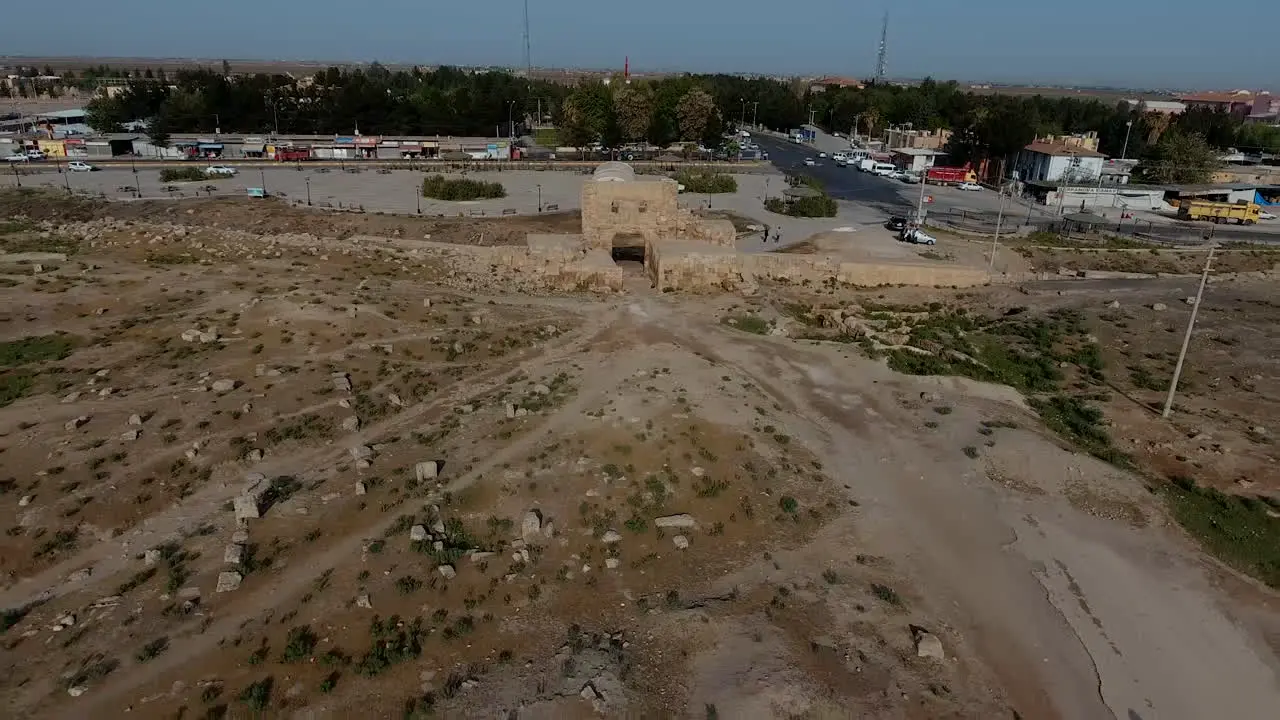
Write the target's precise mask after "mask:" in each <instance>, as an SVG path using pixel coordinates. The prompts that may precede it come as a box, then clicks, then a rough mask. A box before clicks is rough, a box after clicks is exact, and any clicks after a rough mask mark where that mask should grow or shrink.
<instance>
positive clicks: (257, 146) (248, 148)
mask: <svg viewBox="0 0 1280 720" xmlns="http://www.w3.org/2000/svg"><path fill="white" fill-rule="evenodd" d="M265 147H266V144H265V143H245V144H244V145H243V146H242V147H241V150H243V151H244V152H247V153H260V152H263V148H265Z"/></svg>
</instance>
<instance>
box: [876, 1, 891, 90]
mask: <svg viewBox="0 0 1280 720" xmlns="http://www.w3.org/2000/svg"><path fill="white" fill-rule="evenodd" d="M888 60H889V11H888V10H885V11H884V23H883V24H882V25H881V26H880V55H879V56H878V57H877V58H876V82H877V83H883V82H884V76H885V73H886V72H887V71H888Z"/></svg>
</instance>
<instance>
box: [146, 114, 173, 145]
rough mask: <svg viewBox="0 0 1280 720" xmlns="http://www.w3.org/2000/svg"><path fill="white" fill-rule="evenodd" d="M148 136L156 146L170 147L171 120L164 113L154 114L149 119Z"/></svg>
mask: <svg viewBox="0 0 1280 720" xmlns="http://www.w3.org/2000/svg"><path fill="white" fill-rule="evenodd" d="M147 137H148V138H150V139H151V144H152V145H155V146H156V147H159V148H166V147H169V121H168V119H167V118H165V116H164V115H154V116H152V117H151V119H150V120H148V121H147Z"/></svg>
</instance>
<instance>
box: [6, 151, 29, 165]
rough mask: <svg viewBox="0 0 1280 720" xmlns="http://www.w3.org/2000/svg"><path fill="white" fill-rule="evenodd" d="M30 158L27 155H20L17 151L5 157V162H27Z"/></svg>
mask: <svg viewBox="0 0 1280 720" xmlns="http://www.w3.org/2000/svg"><path fill="white" fill-rule="evenodd" d="M30 160H31V158H29V157H27V156H26V155H20V154H18V153H14V154H13V155H10V156H9V157H7V158H5V161H6V162H11V163H20V162H29V161H30Z"/></svg>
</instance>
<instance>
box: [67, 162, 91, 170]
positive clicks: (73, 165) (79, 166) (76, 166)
mask: <svg viewBox="0 0 1280 720" xmlns="http://www.w3.org/2000/svg"><path fill="white" fill-rule="evenodd" d="M67 169H68V170H70V171H71V172H93V171H94V170H97V169H98V168H96V167H94V166H92V165H90V164H89V163H87V162H81V161H80V160H72V161H71V162H69V163H67Z"/></svg>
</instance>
